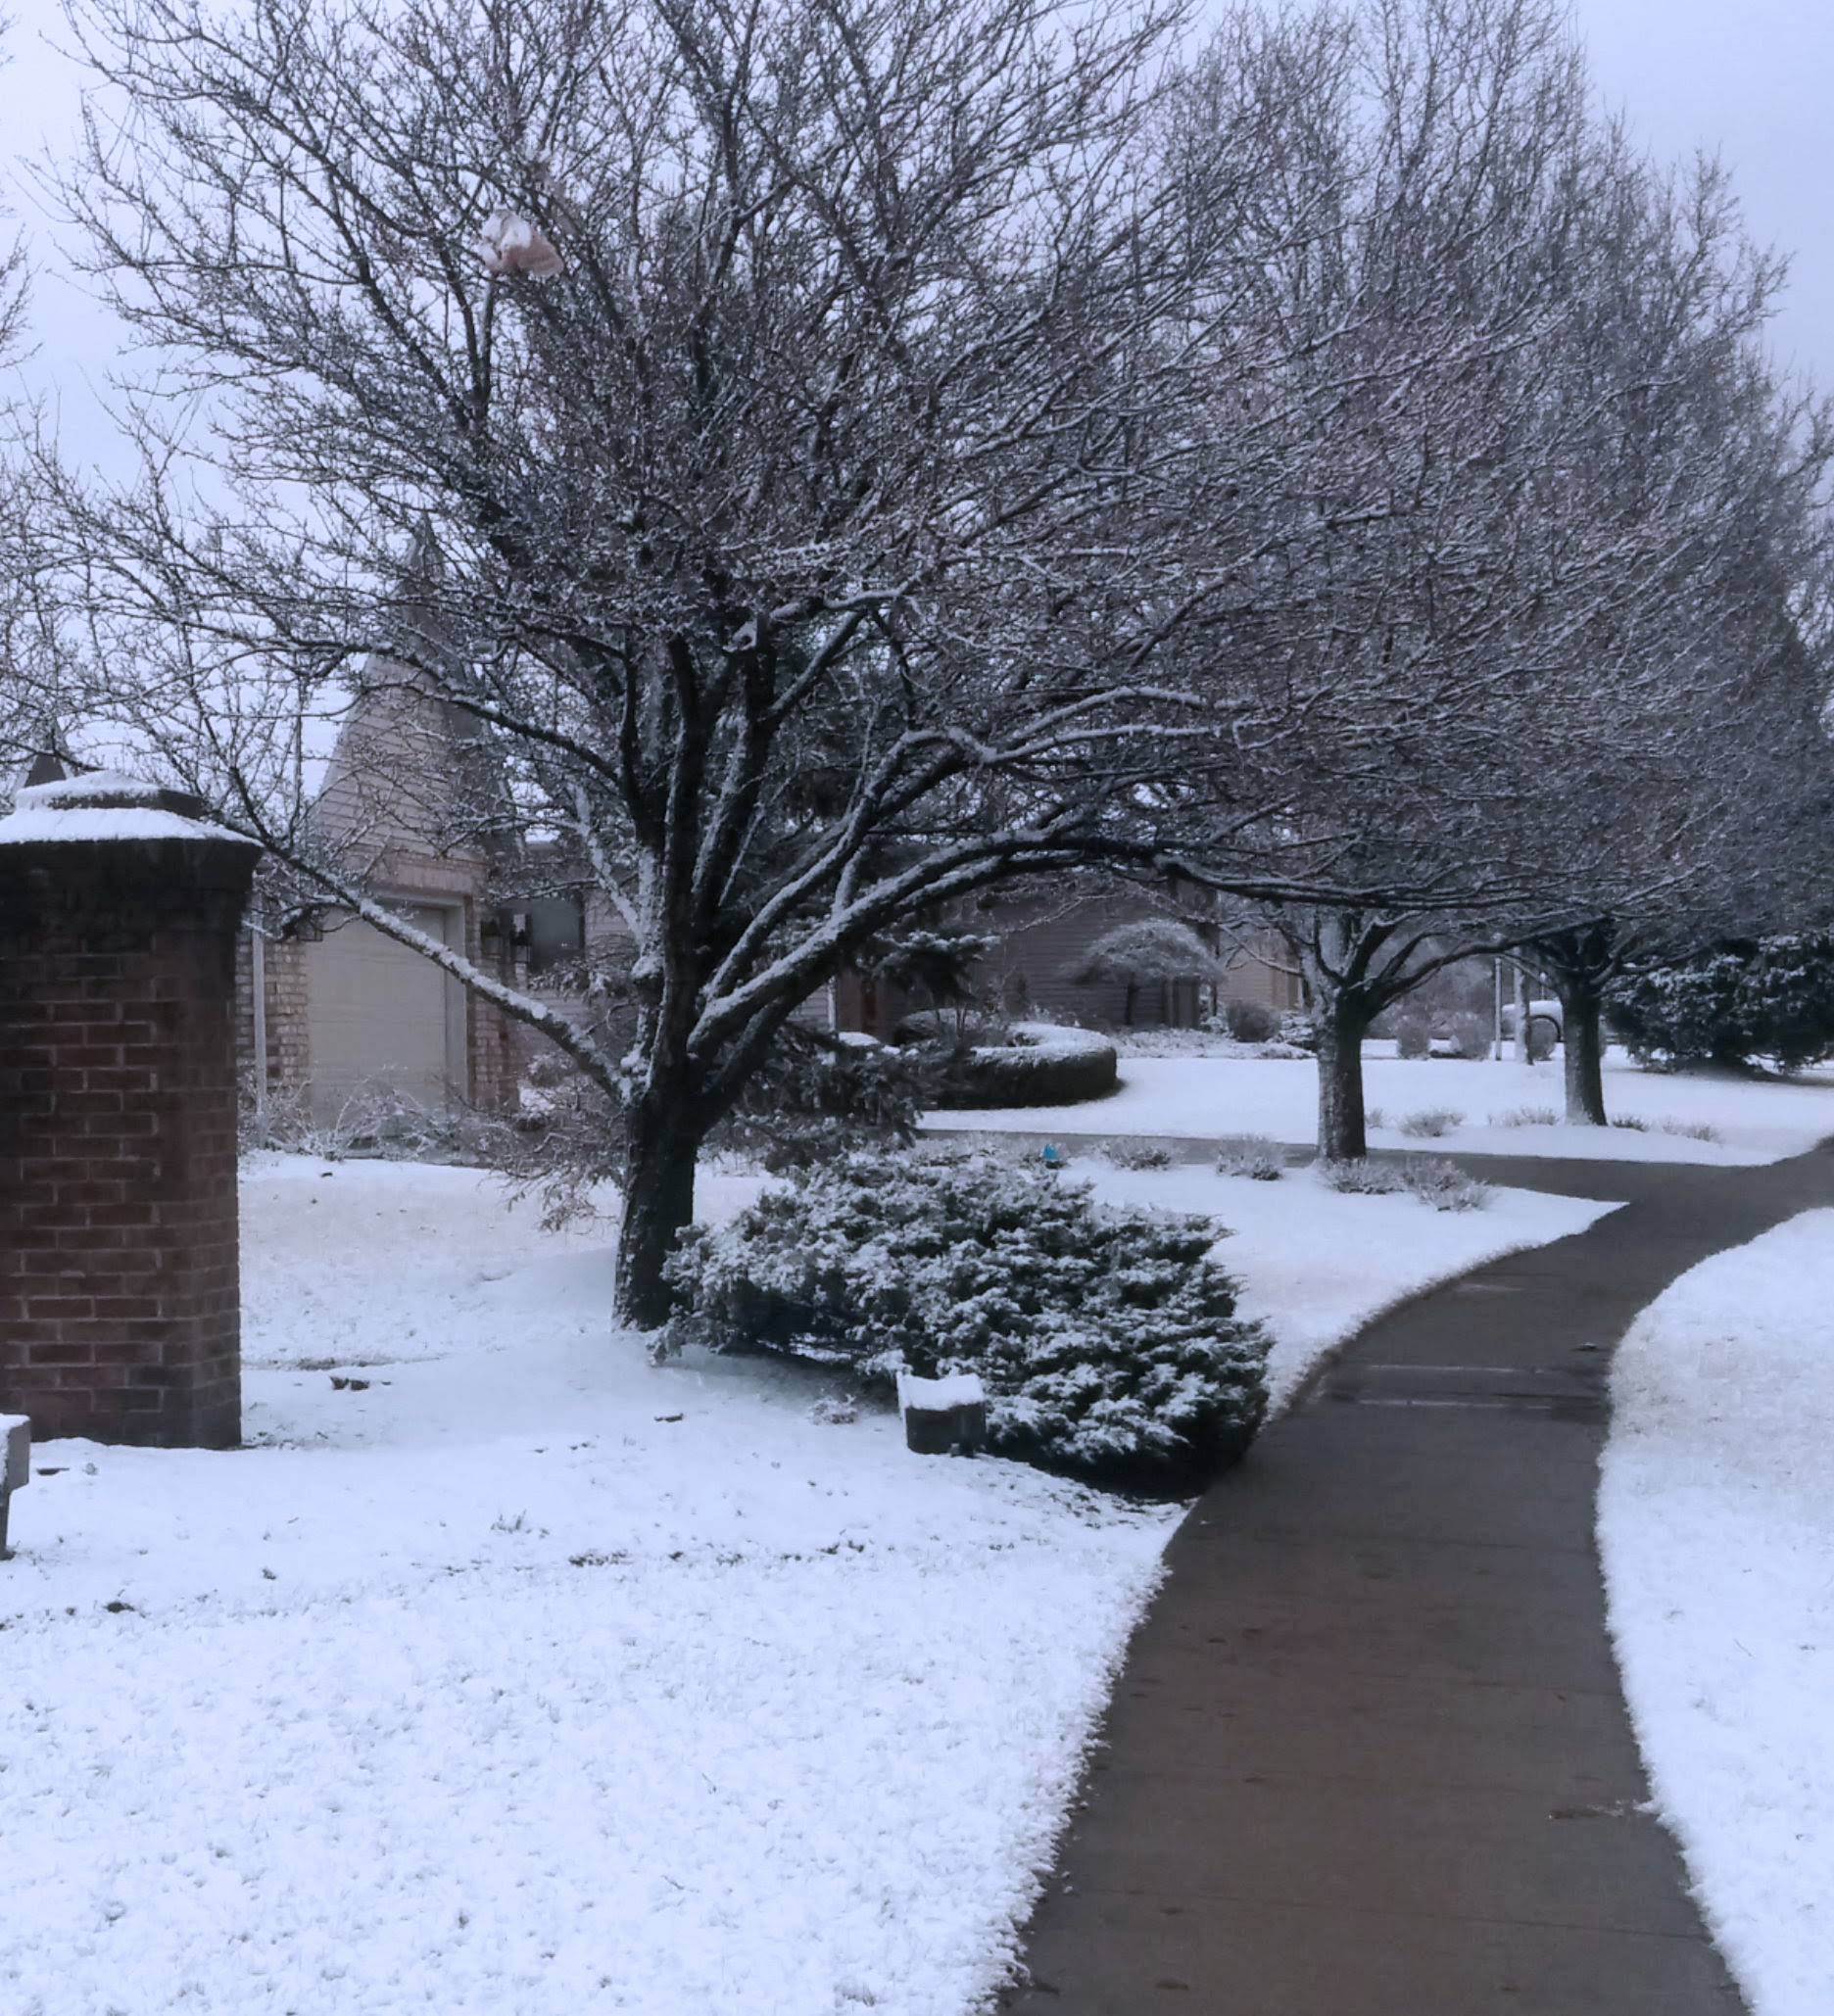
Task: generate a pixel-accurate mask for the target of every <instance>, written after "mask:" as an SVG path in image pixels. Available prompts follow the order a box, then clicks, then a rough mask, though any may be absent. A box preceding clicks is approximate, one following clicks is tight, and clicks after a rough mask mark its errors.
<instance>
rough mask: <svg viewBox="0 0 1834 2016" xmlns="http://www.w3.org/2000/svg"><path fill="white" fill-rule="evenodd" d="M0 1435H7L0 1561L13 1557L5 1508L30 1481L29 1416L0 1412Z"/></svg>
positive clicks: (0, 1481)
mask: <svg viewBox="0 0 1834 2016" xmlns="http://www.w3.org/2000/svg"><path fill="white" fill-rule="evenodd" d="M0 1436H4V1437H5V1438H6V1465H5V1467H4V1468H3V1469H0V1561H10V1560H12V1559H13V1557H12V1555H11V1553H10V1552H9V1551H8V1549H7V1509H8V1507H9V1506H10V1505H11V1504H12V1501H13V1494H14V1492H16V1491H17V1490H18V1489H19V1488H20V1486H21V1485H22V1484H29V1483H30V1482H31V1417H30V1416H28V1415H23V1414H0Z"/></svg>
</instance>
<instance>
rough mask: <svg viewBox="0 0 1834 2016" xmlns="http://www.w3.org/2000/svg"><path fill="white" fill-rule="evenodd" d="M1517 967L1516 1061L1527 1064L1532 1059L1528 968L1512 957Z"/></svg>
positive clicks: (1512, 962)
mask: <svg viewBox="0 0 1834 2016" xmlns="http://www.w3.org/2000/svg"><path fill="white" fill-rule="evenodd" d="M1510 964H1511V965H1512V966H1513V967H1514V968H1515V969H1516V1062H1517V1063H1518V1064H1527V1063H1528V1062H1530V1061H1531V1058H1530V1051H1529V1047H1528V969H1527V967H1525V966H1524V965H1523V964H1522V963H1521V961H1520V959H1512V960H1511V961H1510Z"/></svg>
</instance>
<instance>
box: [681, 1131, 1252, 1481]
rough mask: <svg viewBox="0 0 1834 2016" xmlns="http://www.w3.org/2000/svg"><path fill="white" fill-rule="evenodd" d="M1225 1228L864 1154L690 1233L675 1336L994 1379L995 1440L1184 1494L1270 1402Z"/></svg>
mask: <svg viewBox="0 0 1834 2016" xmlns="http://www.w3.org/2000/svg"><path fill="white" fill-rule="evenodd" d="M1217 1237H1218V1228H1217V1226H1216V1225H1215V1224H1212V1223H1211V1221H1210V1220H1208V1219H1206V1218H1199V1217H1190V1216H1182V1215H1172V1214H1160V1213H1152V1212H1146V1211H1140V1210H1113V1209H1103V1208H1100V1207H1097V1206H1096V1205H1095V1204H1094V1203H1092V1202H1091V1200H1090V1197H1089V1193H1088V1190H1087V1187H1086V1185H1084V1184H1080V1183H1073V1182H1065V1181H1064V1180H1063V1179H1062V1178H1061V1177H1058V1176H1052V1175H1050V1174H1049V1173H1047V1172H1046V1171H1044V1170H1042V1169H1037V1168H1017V1169H1016V1168H1013V1167H1012V1166H1010V1165H1005V1166H1001V1165H997V1164H993V1163H990V1162H989V1161H987V1160H986V1159H985V1158H975V1157H962V1156H957V1157H953V1158H939V1159H936V1160H929V1161H920V1162H912V1161H901V1160H900V1161H889V1160H884V1159H879V1160H868V1159H866V1158H863V1157H856V1158H853V1159H851V1160H848V1161H845V1162H839V1163H834V1164H831V1165H829V1166H828V1167H826V1168H822V1169H818V1170H814V1171H810V1172H806V1173H798V1174H797V1175H796V1176H795V1177H794V1178H793V1180H792V1181H790V1182H789V1183H787V1184H785V1185H783V1186H782V1187H776V1188H772V1189H769V1190H767V1191H765V1193H764V1194H763V1195H762V1196H761V1197H760V1198H759V1199H758V1201H757V1203H756V1204H754V1205H753V1206H752V1207H751V1209H750V1210H749V1211H748V1212H746V1213H745V1215H744V1216H743V1217H742V1218H740V1219H739V1220H738V1221H737V1222H736V1223H734V1224H731V1225H727V1226H724V1227H721V1228H718V1229H709V1228H708V1227H706V1226H702V1225H695V1226H692V1227H691V1228H690V1229H689V1231H688V1232H687V1233H686V1234H685V1235H684V1237H683V1242H682V1245H681V1248H680V1250H679V1252H678V1253H677V1254H676V1256H675V1258H674V1259H673V1260H672V1261H671V1263H670V1274H671V1278H672V1280H673V1281H674V1284H675V1286H676V1288H677V1290H678V1292H679V1293H680V1295H681V1297H682V1300H683V1303H684V1305H685V1306H684V1309H683V1311H682V1313H680V1314H679V1315H678V1316H677V1317H676V1318H675V1320H673V1321H672V1322H671V1323H670V1324H669V1326H668V1329H667V1330H666V1331H665V1333H664V1336H663V1340H662V1349H663V1350H664V1351H665V1352H666V1351H673V1350H677V1349H679V1348H680V1347H681V1346H682V1345H683V1344H684V1343H689V1342H694V1343H700V1344H704V1345H708V1346H710V1347H711V1348H712V1349H714V1350H723V1351H733V1350H754V1351H778V1352H787V1353H791V1354H795V1355H797V1356H802V1357H808V1358H814V1359H817V1360H822V1361H825V1362H828V1363H831V1364H832V1363H845V1364H848V1365H850V1366H852V1367H853V1368H855V1369H856V1370H857V1371H858V1373H859V1374H860V1376H861V1377H862V1378H864V1379H868V1380H872V1381H875V1382H878V1383H880V1384H881V1385H882V1386H883V1385H889V1384H890V1383H891V1381H892V1380H893V1377H894V1376H895V1374H896V1372H897V1371H898V1370H900V1369H905V1370H909V1371H912V1372H915V1373H917V1374H918V1375H919V1376H921V1377H924V1378H937V1377H940V1376H942V1375H945V1374H947V1373H951V1372H961V1371H973V1372H978V1373H979V1374H980V1375H981V1378H982V1380H983V1382H984V1383H985V1385H986V1387H987V1390H988V1395H989V1402H990V1405H989V1448H990V1449H991V1450H992V1451H994V1452H995V1453H996V1454H1000V1455H1004V1456H1010V1457H1016V1458H1019V1459H1020V1460H1022V1461H1024V1462H1027V1463H1032V1464H1038V1465H1039V1466H1040V1467H1041V1468H1045V1469H1050V1470H1057V1471H1062V1472H1064V1473H1066V1474H1068V1475H1072V1476H1077V1477H1081V1478H1083V1479H1085V1480H1086V1481H1087V1482H1089V1483H1096V1484H1102V1485H1106V1486H1110V1487H1112V1488H1116V1489H1123V1490H1134V1491H1150V1492H1159V1493H1164V1492H1183V1491H1188V1490H1192V1489H1195V1488H1197V1487H1198V1486H1200V1485H1201V1484H1202V1483H1203V1482H1204V1481H1205V1479H1206V1478H1207V1477H1208V1476H1210V1475H1211V1474H1212V1473H1213V1472H1214V1471H1215V1470H1217V1469H1218V1468H1219V1467H1221V1466H1222V1465H1223V1464H1226V1463H1229V1462H1231V1461H1232V1460H1233V1459H1234V1458H1236V1457H1238V1456H1239V1455H1240V1454H1241V1452H1242V1451H1243V1450H1244V1449H1245V1448H1246V1447H1247V1445H1248V1442H1249V1440H1250V1438H1251V1437H1252V1436H1253V1434H1254V1432H1255V1429H1256V1428H1257V1427H1258V1426H1259V1425H1260V1422H1261V1418H1262V1416H1263V1415H1264V1413H1265V1412H1266V1408H1267V1386H1266V1382H1265V1379H1264V1376H1263V1371H1264V1367H1265V1363H1266V1358H1267V1350H1268V1338H1267V1336H1266V1334H1265V1333H1264V1332H1263V1331H1262V1329H1261V1328H1260V1326H1259V1325H1258V1324H1256V1323H1249V1322H1244V1321H1242V1320H1240V1319H1238V1318H1237V1316H1236V1314H1235V1299H1236V1288H1235V1283H1234V1282H1233V1281H1232V1280H1231V1278H1230V1276H1229V1275H1228V1274H1227V1273H1225V1272H1224V1271H1223V1270H1222V1269H1221V1268H1220V1267H1218V1266H1216V1265H1215V1263H1214V1262H1213V1261H1212V1260H1211V1259H1210V1258H1209V1253H1210V1248H1211V1247H1212V1245H1213V1244H1214V1243H1215V1241H1216V1239H1217Z"/></svg>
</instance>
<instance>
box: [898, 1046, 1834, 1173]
mask: <svg viewBox="0 0 1834 2016" xmlns="http://www.w3.org/2000/svg"><path fill="white" fill-rule="evenodd" d="M1390 1047H1391V1046H1390V1045H1386V1044H1383V1045H1380V1046H1377V1045H1375V1044H1372V1045H1370V1047H1369V1050H1368V1052H1366V1054H1365V1059H1364V1065H1363V1077H1364V1088H1365V1096H1366V1098H1367V1101H1368V1104H1369V1106H1370V1107H1371V1109H1372V1110H1378V1111H1379V1112H1380V1114H1381V1119H1382V1124H1381V1125H1379V1126H1374V1127H1372V1128H1371V1131H1370V1144H1371V1146H1372V1147H1376V1148H1421V1149H1424V1150H1426V1151H1428V1152H1431V1151H1433V1150H1438V1151H1441V1152H1445V1151H1452V1152H1457V1153H1463V1154H1472V1155H1560V1156H1570V1157H1573V1158H1575V1159H1580V1158H1583V1159H1586V1160H1600V1161H1611V1162H1658V1161H1660V1162H1699V1163H1709V1164H1721V1165H1726V1164H1734V1163H1755V1162H1774V1161H1777V1160H1779V1159H1780V1158H1781V1157H1783V1156H1786V1155H1798V1154H1801V1153H1802V1152H1803V1151H1804V1150H1805V1149H1808V1148H1811V1147H1812V1146H1813V1145H1814V1144H1815V1142H1816V1141H1819V1140H1822V1139H1824V1138H1825V1137H1826V1136H1828V1135H1829V1134H1834V1071H1829V1070H1821V1071H1812V1072H1804V1073H1803V1074H1802V1075H1801V1076H1800V1077H1799V1078H1797V1079H1795V1080H1789V1081H1782V1080H1767V1081H1756V1080H1749V1079H1741V1078H1733V1077H1730V1076H1725V1077H1710V1076H1697V1075H1695V1074H1692V1073H1662V1072H1648V1071H1644V1070H1642V1069H1641V1068H1640V1067H1638V1066H1637V1065H1635V1064H1633V1063H1632V1062H1631V1061H1630V1060H1629V1059H1628V1058H1627V1057H1625V1056H1624V1055H1622V1053H1621V1052H1614V1053H1613V1055H1612V1057H1611V1058H1610V1060H1609V1061H1608V1063H1607V1066H1606V1073H1605V1106H1606V1111H1607V1112H1608V1113H1609V1114H1610V1115H1611V1116H1612V1117H1613V1118H1614V1119H1627V1120H1640V1121H1642V1122H1643V1123H1644V1124H1645V1127H1644V1130H1643V1131H1641V1132H1639V1131H1635V1130H1633V1129H1632V1128H1627V1127H1611V1128H1584V1127H1578V1128H1569V1127H1564V1126H1560V1125H1558V1124H1552V1125H1549V1124H1543V1123H1538V1122H1537V1123H1533V1124H1530V1125H1526V1126H1524V1125H1521V1124H1520V1118H1521V1116H1522V1114H1523V1113H1524V1112H1525V1111H1526V1112H1531V1113H1532V1112H1536V1111H1539V1112H1546V1111H1548V1110H1549V1109H1552V1110H1553V1111H1554V1112H1556V1113H1558V1112H1559V1111H1560V1110H1561V1109H1562V1107H1563V1104H1564V1094H1563V1090H1562V1083H1561V1066H1560V1063H1559V1062H1558V1060H1556V1061H1552V1062H1549V1063H1546V1064H1538V1065H1527V1064H1516V1063H1513V1062H1507V1063H1490V1062H1483V1063H1462V1062H1459V1061H1456V1060H1453V1059H1432V1060H1422V1061H1419V1062H1404V1061H1402V1060H1401V1059H1399V1058H1396V1057H1392V1056H1385V1055H1381V1054H1379V1052H1380V1051H1381V1050H1386V1049H1388V1048H1390ZM1120 1076H1121V1082H1120V1085H1119V1088H1118V1089H1117V1090H1116V1091H1115V1092H1113V1093H1112V1094H1111V1095H1110V1096H1109V1097H1107V1098H1105V1099H1093V1100H1090V1101H1089V1102H1088V1103H1087V1104H1086V1105H1081V1106H1054V1107H1035V1108H1018V1107H1015V1108H1011V1109H1008V1110H1005V1111H1002V1112H998V1113H985V1112H977V1113H932V1114H927V1115H926V1116H925V1118H924V1126H925V1128H926V1129H929V1130H933V1131H938V1132H941V1131H944V1130H949V1129H968V1130H971V1131H987V1132H1004V1133H1029V1134H1037V1135H1038V1136H1039V1137H1040V1138H1045V1137H1048V1136H1050V1135H1052V1134H1097V1133H1099V1134H1111V1135H1117V1136H1119V1135H1130V1134H1141V1135H1166V1136H1176V1137H1178V1138H1181V1139H1199V1140H1208V1139H1213V1138H1215V1137H1217V1136H1220V1135H1229V1134H1266V1135H1267V1136H1269V1137H1270V1138H1271V1139H1273V1140H1276V1141H1285V1142H1291V1143H1303V1144H1310V1143H1312V1142H1314V1141H1316V1140H1317V1138H1318V1131H1317V1128H1318V1070H1317V1067H1316V1066H1315V1065H1314V1064H1313V1063H1312V1062H1311V1061H1310V1060H1309V1059H1304V1060H1301V1059H1262V1058H1248V1057H1197V1056H1190V1057H1135V1056H1128V1055H1124V1056H1123V1057H1122V1058H1121V1071H1120ZM1432 1112H1439V1113H1451V1114H1455V1115H1458V1116H1460V1122H1459V1124H1458V1125H1457V1126H1454V1127H1451V1128H1448V1129H1447V1130H1446V1131H1445V1132H1444V1133H1443V1134H1442V1135H1440V1136H1438V1137H1437V1138H1433V1139H1423V1138H1419V1137H1410V1136H1409V1135H1408V1134H1406V1133H1405V1132H1403V1131H1402V1129H1401V1123H1402V1122H1404V1121H1405V1120H1407V1119H1408V1118H1409V1117H1410V1116H1411V1115H1414V1114H1420V1113H1432ZM1665 1128H1711V1129H1712V1130H1713V1134H1714V1135H1715V1136H1716V1138H1715V1139H1711V1140H1703V1139H1698V1138H1694V1137H1692V1136H1690V1135H1689V1134H1687V1133H1682V1132H1672V1131H1665Z"/></svg>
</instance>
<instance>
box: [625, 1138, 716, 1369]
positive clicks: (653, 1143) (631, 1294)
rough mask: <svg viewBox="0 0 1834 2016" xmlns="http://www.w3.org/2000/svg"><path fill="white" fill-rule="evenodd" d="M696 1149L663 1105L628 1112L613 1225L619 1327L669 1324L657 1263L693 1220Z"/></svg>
mask: <svg viewBox="0 0 1834 2016" xmlns="http://www.w3.org/2000/svg"><path fill="white" fill-rule="evenodd" d="M683 1103H685V1102H683ZM699 1155H700V1135H699V1134H698V1133H697V1132H696V1131H695V1129H694V1128H692V1127H691V1126H689V1125H688V1124H687V1123H686V1119H685V1116H684V1115H683V1114H682V1113H681V1112H680V1111H679V1110H670V1107H669V1104H668V1102H665V1101H660V1100H654V1099H651V1100H644V1101H640V1102H638V1104H637V1105H636V1106H634V1107H633V1109H632V1111H631V1116H630V1136H629V1140H628V1143H627V1151H626V1157H625V1176H624V1213H623V1218H622V1220H621V1221H620V1223H619V1226H618V1255H617V1286H616V1291H615V1313H616V1320H618V1321H619V1322H622V1323H629V1324H631V1325H632V1326H633V1327H635V1328H637V1329H640V1330H653V1329H655V1328H657V1327H658V1326H659V1325H660V1324H662V1323H664V1322H666V1321H667V1320H668V1317H669V1313H670V1310H671V1309H672V1307H673V1297H672V1295H671V1293H670V1290H669V1286H668V1283H667V1282H666V1281H665V1280H664V1279H663V1278H662V1264H663V1262H664V1261H666V1260H667V1258H668V1257H669V1255H670V1253H672V1252H673V1251H674V1249H675V1240H676V1237H677V1235H678V1234H679V1233H680V1231H681V1228H682V1227H683V1225H685V1224H689V1223H690V1222H691V1221H692V1220H693V1218H694V1188H695V1163H696V1161H697V1159H698V1158H699Z"/></svg>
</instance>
